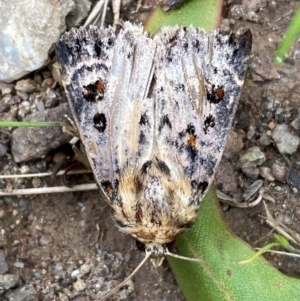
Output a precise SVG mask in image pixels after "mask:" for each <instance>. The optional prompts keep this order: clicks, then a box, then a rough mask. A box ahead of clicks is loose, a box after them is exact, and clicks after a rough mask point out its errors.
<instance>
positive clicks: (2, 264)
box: [0, 250, 8, 286]
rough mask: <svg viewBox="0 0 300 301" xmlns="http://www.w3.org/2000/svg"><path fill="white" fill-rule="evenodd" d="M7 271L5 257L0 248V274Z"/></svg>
mask: <svg viewBox="0 0 300 301" xmlns="http://www.w3.org/2000/svg"><path fill="white" fill-rule="evenodd" d="M7 271H8V265H7V262H6V259H5V254H4V251H2V250H0V274H5V273H7ZM0 286H1V283H0Z"/></svg>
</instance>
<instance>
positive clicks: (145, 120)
mask: <svg viewBox="0 0 300 301" xmlns="http://www.w3.org/2000/svg"><path fill="white" fill-rule="evenodd" d="M139 124H140V125H149V117H148V115H147V114H146V113H144V114H142V115H141V118H140V121H139Z"/></svg>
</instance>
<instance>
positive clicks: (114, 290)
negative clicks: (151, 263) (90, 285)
mask: <svg viewBox="0 0 300 301" xmlns="http://www.w3.org/2000/svg"><path fill="white" fill-rule="evenodd" d="M151 254H152V252H149V253H148V252H146V255H145V257H144V259H143V260H142V261H141V262H140V264H139V265H138V266H137V267H136V268H135V269H134V271H133V272H132V273H131V274H130V275H129V276H127V277H126V278H125V279H124V280H123V281H122V282H121V283H120V284H119V285H118V286H116V287H115V288H114V289H113V290H111V291H110V292H109V293H107V294H106V295H105V296H104V297H103V298H102V299H101V300H100V301H104V300H106V299H107V298H108V297H110V296H112V295H113V294H114V293H115V292H116V291H118V290H119V289H120V288H121V287H122V286H123V285H124V284H126V282H127V281H128V280H129V279H131V278H132V277H133V276H134V274H135V273H136V272H137V271H138V270H139V269H140V268H141V267H142V266H143V264H144V263H145V262H146V261H147V260H148V258H149V257H150V256H151Z"/></svg>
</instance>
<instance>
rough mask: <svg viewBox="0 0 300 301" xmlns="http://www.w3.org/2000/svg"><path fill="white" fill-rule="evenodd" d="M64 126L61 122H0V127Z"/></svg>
mask: <svg viewBox="0 0 300 301" xmlns="http://www.w3.org/2000/svg"><path fill="white" fill-rule="evenodd" d="M63 125H64V123H63V122H56V121H7V120H0V127H20V128H21V127H23V128H24V127H25V128H29V127H31V128H32V127H34V128H38V127H62V126H63Z"/></svg>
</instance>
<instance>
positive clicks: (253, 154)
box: [239, 146, 266, 168]
mask: <svg viewBox="0 0 300 301" xmlns="http://www.w3.org/2000/svg"><path fill="white" fill-rule="evenodd" d="M265 161H266V156H265V154H264V153H263V152H262V151H261V150H260V149H259V147H257V146H253V147H250V148H248V149H247V151H246V152H245V153H244V154H243V155H242V156H241V157H240V159H239V165H240V166H241V167H242V168H246V167H254V166H257V165H261V164H262V163H263V162H265Z"/></svg>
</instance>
